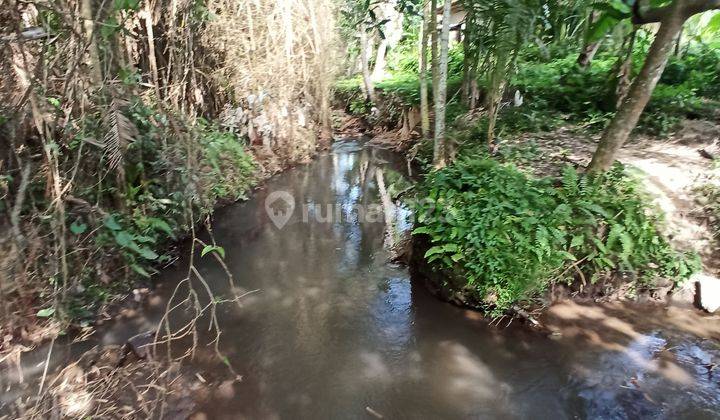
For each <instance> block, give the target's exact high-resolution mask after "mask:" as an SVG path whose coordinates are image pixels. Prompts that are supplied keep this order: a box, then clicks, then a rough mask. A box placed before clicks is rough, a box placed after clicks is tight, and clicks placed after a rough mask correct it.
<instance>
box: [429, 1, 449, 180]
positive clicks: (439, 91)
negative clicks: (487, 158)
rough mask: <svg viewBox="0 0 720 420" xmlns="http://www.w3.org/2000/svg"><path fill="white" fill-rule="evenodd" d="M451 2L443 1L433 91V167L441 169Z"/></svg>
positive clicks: (443, 153)
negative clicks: (434, 87) (436, 71)
mask: <svg viewBox="0 0 720 420" xmlns="http://www.w3.org/2000/svg"><path fill="white" fill-rule="evenodd" d="M451 6H452V0H445V4H444V6H443V18H442V32H441V33H440V57H439V62H438V76H437V78H438V81H437V88H436V89H435V93H436V96H435V147H434V149H433V166H435V168H436V169H439V168H443V167H445V165H446V164H447V162H446V156H445V99H446V96H447V70H448V50H449V46H448V43H449V41H450V8H451Z"/></svg>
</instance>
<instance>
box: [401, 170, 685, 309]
mask: <svg viewBox="0 0 720 420" xmlns="http://www.w3.org/2000/svg"><path fill="white" fill-rule="evenodd" d="M421 190H422V191H423V195H424V197H423V198H424V199H423V200H421V201H420V204H419V205H417V208H416V211H417V222H418V223H417V228H416V229H415V231H414V234H416V235H419V234H424V235H428V237H429V238H430V241H431V244H432V247H431V248H430V249H429V250H428V251H427V253H426V254H425V258H427V260H428V261H429V262H431V263H434V264H435V265H436V266H437V267H442V268H444V269H446V270H450V271H451V272H453V273H455V275H457V276H458V277H459V278H463V279H466V283H467V284H466V286H465V288H464V289H465V291H468V293H470V294H471V295H472V297H473V298H474V299H475V300H477V301H480V302H484V304H485V305H486V309H487V310H489V311H491V312H492V313H494V314H499V313H502V312H504V311H505V310H507V309H508V308H509V307H511V306H512V305H513V304H514V303H515V302H518V301H523V300H527V299H531V298H533V297H535V296H537V294H539V293H541V292H542V291H544V290H546V289H547V288H548V286H550V285H551V284H553V283H556V282H572V280H573V278H572V277H571V276H572V275H573V274H575V272H576V271H575V270H571V268H573V265H575V266H577V267H578V270H581V272H583V273H585V274H584V275H583V276H585V277H587V278H589V279H591V281H593V282H595V281H599V280H600V279H602V278H606V277H607V276H609V275H610V273H612V272H632V273H633V274H634V275H635V279H636V280H635V281H636V283H637V284H638V285H645V284H649V283H652V281H653V279H654V278H656V277H659V276H662V277H671V278H676V279H683V278H686V277H688V276H689V275H690V274H691V273H692V271H693V269H695V268H696V264H697V263H696V260H694V259H693V258H685V257H683V256H681V255H680V254H678V253H677V252H675V251H674V250H673V249H672V248H671V247H670V245H669V244H668V243H667V241H666V240H665V239H664V238H663V237H662V236H661V235H660V234H659V233H658V230H657V228H658V223H659V219H658V218H657V217H656V216H654V215H653V214H652V212H651V210H650V208H649V207H648V205H647V201H646V199H645V198H644V197H643V196H642V194H641V192H640V190H639V184H638V182H637V181H636V180H634V179H632V178H631V177H630V176H629V175H627V174H626V173H625V171H624V169H623V168H622V167H620V166H617V167H615V168H614V169H613V170H612V171H610V172H608V173H607V174H604V175H600V176H595V177H591V176H585V175H580V174H578V173H576V172H575V171H574V170H573V169H571V168H567V169H566V170H565V172H564V176H563V179H562V182H560V183H559V184H558V183H556V182H554V180H552V179H535V178H532V177H529V176H527V175H525V174H524V173H522V172H520V171H518V170H517V169H515V167H513V166H512V165H502V164H500V163H498V162H496V161H494V160H490V159H486V158H477V157H475V158H461V159H460V160H458V161H457V162H456V163H455V164H454V165H452V166H450V167H448V168H445V169H443V170H441V171H437V172H433V173H431V174H430V175H428V177H427V179H426V180H425V181H424V183H423V184H422V186H421Z"/></svg>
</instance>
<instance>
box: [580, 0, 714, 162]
mask: <svg viewBox="0 0 720 420" xmlns="http://www.w3.org/2000/svg"><path fill="white" fill-rule="evenodd" d="M712 9H720V0H674V1H672V2H670V3H669V4H666V5H665V6H661V7H655V8H651V9H649V10H645V11H642V10H641V9H640V5H639V2H636V3H635V7H634V9H633V18H632V19H633V23H635V24H637V25H641V24H647V23H654V22H659V23H660V29H659V30H658V32H657V34H655V40H654V41H653V43H652V46H651V47H650V51H648V54H647V57H646V59H645V64H644V65H643V67H642V70H640V74H638V76H637V77H636V78H635V81H634V82H633V84H632V86H631V87H630V91H629V92H628V94H627V96H626V97H625V99H624V100H623V102H622V104H621V105H620V108H619V109H618V111H617V113H615V117H613V119H612V121H610V124H609V125H608V127H607V128H606V129H605V132H604V133H603V136H602V138H601V139H600V143H599V144H598V148H597V150H596V151H595V154H594V155H593V158H592V161H591V162H590V166H589V167H588V170H589V171H591V172H597V171H604V170H606V169H608V168H609V167H610V166H612V164H613V162H614V161H615V156H616V155H617V152H618V150H620V148H621V147H622V146H623V144H625V142H626V141H627V139H628V137H630V133H631V132H632V130H633V129H634V128H635V126H637V123H638V121H639V119H640V115H641V114H642V112H643V110H644V109H645V106H647V103H648V102H649V101H650V97H651V96H652V93H653V90H655V86H656V85H657V83H658V81H659V80H660V76H662V73H663V70H664V69H665V65H666V64H667V61H668V58H669V57H670V54H671V53H672V51H673V48H674V46H675V39H676V38H677V37H678V36H679V35H680V31H681V30H682V27H683V24H684V23H685V21H686V20H687V19H689V18H690V17H691V16H693V15H696V14H698V13H702V12H705V11H708V10H712Z"/></svg>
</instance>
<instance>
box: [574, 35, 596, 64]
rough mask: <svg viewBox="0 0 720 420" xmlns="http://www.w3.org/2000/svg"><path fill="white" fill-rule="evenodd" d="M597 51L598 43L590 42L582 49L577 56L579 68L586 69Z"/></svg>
mask: <svg viewBox="0 0 720 420" xmlns="http://www.w3.org/2000/svg"><path fill="white" fill-rule="evenodd" d="M598 49H600V41H596V42H591V43H589V44H587V45H585V47H584V48H583V50H582V52H580V55H579V56H578V59H577V63H578V65H579V66H580V67H582V68H584V69H586V68H587V67H588V66H589V65H590V63H591V62H592V59H593V58H594V57H595V54H596V53H597V52H598Z"/></svg>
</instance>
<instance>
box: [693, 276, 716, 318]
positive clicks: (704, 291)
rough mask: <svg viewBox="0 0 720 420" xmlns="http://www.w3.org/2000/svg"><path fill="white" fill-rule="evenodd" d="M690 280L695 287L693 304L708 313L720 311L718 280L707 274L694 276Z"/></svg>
mask: <svg viewBox="0 0 720 420" xmlns="http://www.w3.org/2000/svg"><path fill="white" fill-rule="evenodd" d="M692 280H693V281H694V282H695V287H696V294H695V303H696V304H697V305H698V306H700V308H702V309H704V310H706V311H708V312H710V313H714V312H715V311H717V310H718V309H720V279H718V278H715V277H712V276H709V275H707V274H696V275H694V276H693V277H692Z"/></svg>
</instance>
